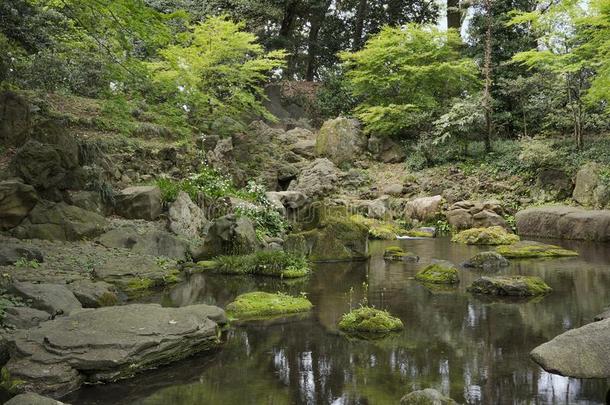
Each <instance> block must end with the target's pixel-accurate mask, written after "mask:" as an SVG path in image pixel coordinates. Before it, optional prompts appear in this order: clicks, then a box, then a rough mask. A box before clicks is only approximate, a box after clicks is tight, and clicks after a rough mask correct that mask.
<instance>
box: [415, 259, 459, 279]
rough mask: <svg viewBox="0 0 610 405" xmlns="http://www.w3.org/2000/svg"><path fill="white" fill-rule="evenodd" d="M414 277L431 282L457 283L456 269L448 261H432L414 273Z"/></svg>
mask: <svg viewBox="0 0 610 405" xmlns="http://www.w3.org/2000/svg"><path fill="white" fill-rule="evenodd" d="M415 279H416V280H418V281H422V282H424V283H432V284H457V283H459V282H460V279H459V277H458V271H457V269H456V268H455V267H453V265H451V264H450V263H443V262H440V263H432V264H430V265H428V266H426V267H425V268H424V269H423V270H421V271H420V272H418V273H417V274H416V275H415Z"/></svg>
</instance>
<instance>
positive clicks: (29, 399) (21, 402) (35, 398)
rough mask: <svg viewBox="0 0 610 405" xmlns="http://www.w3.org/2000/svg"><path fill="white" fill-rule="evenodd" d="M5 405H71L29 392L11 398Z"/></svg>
mask: <svg viewBox="0 0 610 405" xmlns="http://www.w3.org/2000/svg"><path fill="white" fill-rule="evenodd" d="M4 405H70V404H66V403H65V402H60V401H58V400H56V399H53V398H48V397H43V396H42V395H38V394H33V393H31V392H28V393H27V394H19V395H17V396H15V397H13V398H11V399H10V400H9V401H8V402H5V403H4Z"/></svg>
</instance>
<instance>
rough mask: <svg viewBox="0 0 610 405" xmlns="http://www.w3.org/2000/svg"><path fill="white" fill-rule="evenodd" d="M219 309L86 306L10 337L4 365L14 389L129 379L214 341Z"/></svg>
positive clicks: (57, 388)
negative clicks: (8, 353) (9, 345)
mask: <svg viewBox="0 0 610 405" xmlns="http://www.w3.org/2000/svg"><path fill="white" fill-rule="evenodd" d="M225 322H226V318H225V315H224V311H223V310H222V309H220V308H218V307H213V306H209V305H191V306H186V307H182V308H162V307H161V306H160V305H156V304H133V305H125V306H118V307H105V308H98V309H86V310H81V311H77V312H74V313H73V314H71V315H70V316H68V317H61V318H56V319H54V320H52V321H48V322H43V323H41V324H40V325H39V326H38V328H34V329H29V330H21V331H17V332H16V333H15V334H14V335H13V336H11V338H10V339H11V340H12V342H11V344H12V352H11V359H10V361H9V362H8V364H7V365H6V368H7V370H8V371H9V373H10V375H11V378H13V379H18V380H21V381H22V384H20V385H19V388H20V389H21V390H24V391H32V392H36V393H39V394H45V395H52V396H57V397H59V396H62V395H64V394H66V393H68V392H70V391H73V390H76V389H78V388H79V387H80V386H81V385H82V384H84V383H104V382H111V381H117V380H121V379H125V378H130V377H132V376H133V375H134V374H136V373H138V372H141V371H143V370H147V369H151V368H155V367H158V366H159V365H162V364H167V363H171V362H174V361H177V360H180V359H182V358H185V357H188V356H192V355H193V354H195V353H198V352H200V351H202V350H206V349H209V348H212V347H214V346H216V345H218V344H219V328H218V325H219V324H224V323H225Z"/></svg>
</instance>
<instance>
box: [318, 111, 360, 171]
mask: <svg viewBox="0 0 610 405" xmlns="http://www.w3.org/2000/svg"><path fill="white" fill-rule="evenodd" d="M366 146H367V139H366V136H365V135H364V134H363V133H362V131H361V130H360V123H359V122H358V120H354V119H349V118H344V117H339V118H335V119H333V120H328V121H326V122H324V124H322V128H320V132H319V133H318V137H317V138H316V155H317V156H320V157H326V158H328V159H330V160H331V161H332V162H333V163H334V164H336V165H338V166H341V165H343V164H346V163H350V162H353V161H354V158H355V157H356V156H358V155H360V154H362V152H364V150H365V149H366Z"/></svg>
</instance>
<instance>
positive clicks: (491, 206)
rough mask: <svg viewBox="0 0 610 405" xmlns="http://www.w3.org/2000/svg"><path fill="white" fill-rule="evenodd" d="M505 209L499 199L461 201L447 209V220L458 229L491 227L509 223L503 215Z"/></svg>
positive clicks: (504, 225)
mask: <svg viewBox="0 0 610 405" xmlns="http://www.w3.org/2000/svg"><path fill="white" fill-rule="evenodd" d="M504 214H505V212H504V209H503V208H502V206H501V205H500V203H499V202H497V201H459V202H456V203H455V204H452V205H451V207H449V210H448V211H447V214H446V216H447V222H448V223H449V224H450V225H451V226H453V227H454V228H455V229H456V230H458V231H462V230H464V229H470V228H489V227H492V226H501V227H503V228H506V227H507V226H508V225H507V224H506V221H505V220H504V218H502V215H504Z"/></svg>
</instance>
